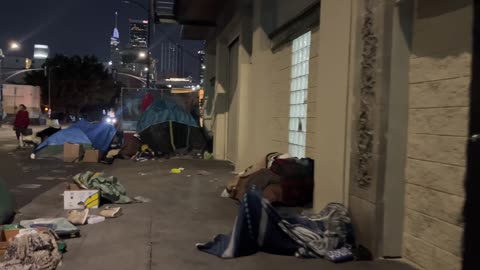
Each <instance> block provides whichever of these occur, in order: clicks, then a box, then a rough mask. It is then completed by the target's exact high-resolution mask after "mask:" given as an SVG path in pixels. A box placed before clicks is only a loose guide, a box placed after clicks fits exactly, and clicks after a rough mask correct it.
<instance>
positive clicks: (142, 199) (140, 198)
mask: <svg viewBox="0 0 480 270" xmlns="http://www.w3.org/2000/svg"><path fill="white" fill-rule="evenodd" d="M133 200H134V201H135V202H139V203H149V202H151V201H152V199H149V198H146V197H143V196H136V197H134V198H133Z"/></svg>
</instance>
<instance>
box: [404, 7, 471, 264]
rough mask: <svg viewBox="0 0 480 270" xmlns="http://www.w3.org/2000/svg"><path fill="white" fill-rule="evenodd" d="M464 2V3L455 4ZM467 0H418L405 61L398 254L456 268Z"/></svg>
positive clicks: (468, 18)
mask: <svg viewBox="0 0 480 270" xmlns="http://www.w3.org/2000/svg"><path fill="white" fill-rule="evenodd" d="M460 2H462V3H460ZM468 2H470V1H459V2H458V3H459V4H460V5H457V6H453V7H452V5H451V3H449V4H448V5H447V3H446V2H445V1H420V2H418V3H417V9H416V18H415V21H414V33H413V46H412V55H411V59H410V91H409V95H410V97H409V98H410V102H409V125H408V154H407V165H406V182H407V183H406V198H405V208H406V213H405V231H404V248H403V249H404V256H405V258H406V259H407V260H409V261H411V262H413V263H414V264H416V265H417V266H418V268H420V269H425V270H430V269H432V270H433V269H435V270H455V269H461V267H460V262H461V258H460V257H461V238H462V223H461V213H462V207H463V201H464V190H463V180H464V173H465V147H466V146H465V142H466V136H467V125H468V102H469V100H468V87H469V81H470V78H469V76H470V61H471V53H470V52H471V48H470V43H471V26H472V6H471V3H468Z"/></svg>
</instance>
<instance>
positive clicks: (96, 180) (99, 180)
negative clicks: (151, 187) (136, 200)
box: [73, 171, 132, 203]
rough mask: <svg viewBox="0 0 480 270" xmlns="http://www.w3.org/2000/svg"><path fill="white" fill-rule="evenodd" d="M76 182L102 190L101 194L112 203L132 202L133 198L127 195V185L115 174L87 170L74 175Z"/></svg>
mask: <svg viewBox="0 0 480 270" xmlns="http://www.w3.org/2000/svg"><path fill="white" fill-rule="evenodd" d="M73 180H74V181H75V183H79V184H80V186H86V187H87V188H89V189H98V190H100V196H101V198H103V199H106V200H107V201H109V202H111V203H131V202H132V199H130V197H128V196H127V191H126V189H125V187H123V185H122V184H120V182H119V181H118V179H117V178H116V177H115V176H106V175H105V174H104V173H93V172H90V171H87V172H85V173H79V174H77V175H75V176H74V177H73Z"/></svg>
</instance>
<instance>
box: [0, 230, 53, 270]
mask: <svg viewBox="0 0 480 270" xmlns="http://www.w3.org/2000/svg"><path fill="white" fill-rule="evenodd" d="M4 260H5V261H4V262H0V269H4V270H40V269H42V270H55V269H57V267H58V265H59V264H60V261H61V260H62V255H61V254H60V252H59V251H58V246H57V239H56V237H55V235H54V234H52V233H51V232H49V231H41V232H36V233H28V234H24V235H19V236H17V237H15V238H13V240H12V242H11V243H10V245H9V246H8V249H7V252H6V253H5V255H4Z"/></svg>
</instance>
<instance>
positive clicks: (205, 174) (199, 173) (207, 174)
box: [197, 170, 211, 176]
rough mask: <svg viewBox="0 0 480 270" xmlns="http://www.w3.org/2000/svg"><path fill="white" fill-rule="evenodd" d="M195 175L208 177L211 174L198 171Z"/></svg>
mask: <svg viewBox="0 0 480 270" xmlns="http://www.w3.org/2000/svg"><path fill="white" fill-rule="evenodd" d="M197 174H198V175H202V176H209V175H210V174H211V173H210V172H208V171H205V170H200V171H197Z"/></svg>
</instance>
